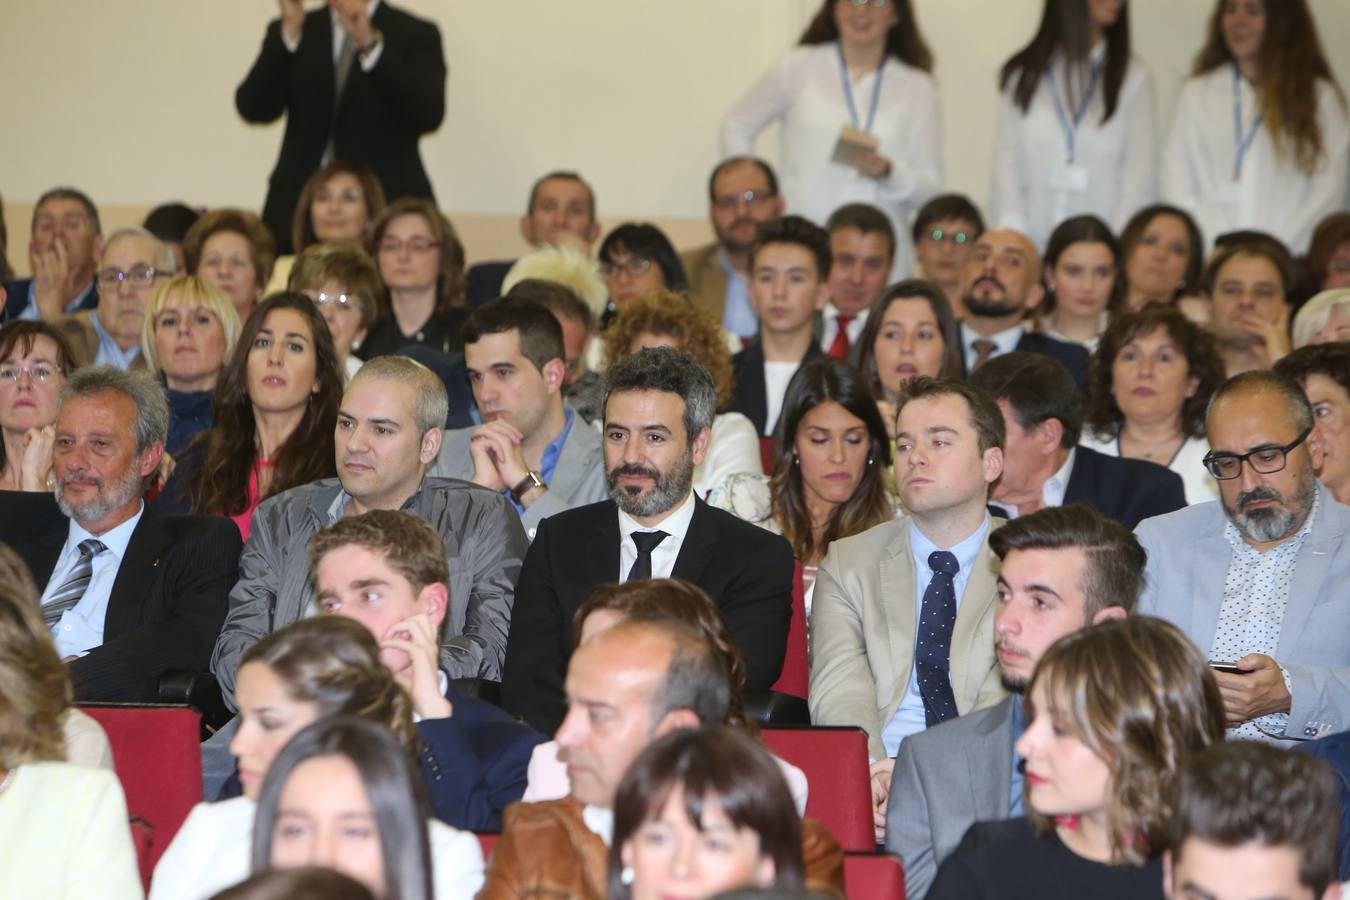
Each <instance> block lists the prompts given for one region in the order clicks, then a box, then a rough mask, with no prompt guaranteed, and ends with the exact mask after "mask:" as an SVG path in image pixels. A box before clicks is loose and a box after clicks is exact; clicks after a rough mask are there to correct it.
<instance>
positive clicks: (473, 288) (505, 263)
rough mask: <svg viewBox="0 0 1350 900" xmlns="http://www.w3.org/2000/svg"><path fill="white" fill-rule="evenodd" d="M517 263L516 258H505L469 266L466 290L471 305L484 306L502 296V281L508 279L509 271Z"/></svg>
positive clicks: (465, 281) (465, 282)
mask: <svg viewBox="0 0 1350 900" xmlns="http://www.w3.org/2000/svg"><path fill="white" fill-rule="evenodd" d="M515 264H516V261H515V260H514V259H505V260H500V261H497V262H480V263H475V264H474V265H472V266H469V271H468V273H467V274H466V275H465V276H464V292H465V294H466V295H467V297H468V300H467V302H468V304H469V306H482V305H483V304H484V303H487V302H488V301H490V300H496V299H497V298H498V297H500V296H501V295H502V282H504V281H506V275H507V273H508V272H510V271H511V267H512V266H514V265H515Z"/></svg>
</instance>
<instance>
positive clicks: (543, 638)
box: [502, 347, 793, 734]
mask: <svg viewBox="0 0 1350 900" xmlns="http://www.w3.org/2000/svg"><path fill="white" fill-rule="evenodd" d="M715 407H716V392H715V390H714V388H713V383H712V377H711V376H710V375H709V374H708V372H707V370H706V369H704V368H703V367H702V366H701V365H699V364H698V363H697V362H695V361H694V360H693V359H691V358H690V357H688V356H686V355H685V354H683V353H680V352H679V351H677V350H673V349H671V348H669V347H656V348H651V349H647V350H642V351H640V352H638V353H635V354H633V355H632V356H629V357H627V358H625V359H623V360H620V361H619V362H618V363H616V364H615V365H613V366H611V367H610V369H609V371H608V372H607V373H606V384H605V404H604V438H603V444H604V456H605V472H606V483H607V485H608V488H609V496H610V499H608V500H604V501H601V502H600V503H592V504H590V505H589V506H582V507H578V508H576V509H571V510H568V511H567V512H561V513H558V514H557V515H554V516H551V517H549V518H547V519H545V520H544V521H543V522H541V523H540V525H539V530H538V532H537V533H536V534H535V538H534V542H533V543H532V544H531V545H530V550H529V552H528V553H527V554H526V556H525V563H524V565H523V566H522V568H521V572H520V584H519V585H518V586H517V588H516V604H515V609H514V610H513V611H512V617H511V634H510V636H509V638H508V639H507V644H506V670H505V673H504V675H503V678H502V700H503V702H504V703H505V705H506V708H507V709H508V710H510V711H511V712H513V713H515V714H517V715H519V716H522V717H524V719H525V720H526V721H527V722H529V723H530V724H531V725H533V726H534V727H535V728H537V729H538V730H540V731H542V732H544V733H546V734H552V733H553V732H554V731H555V730H557V727H558V725H559V723H560V722H561V721H562V718H563V714H564V712H565V711H566V702H565V700H564V698H563V690H562V687H563V676H564V673H565V672H566V670H567V661H568V658H569V656H570V655H571V653H572V645H573V635H572V616H573V614H574V613H575V612H576V609H577V607H578V606H580V605H581V603H582V602H583V601H585V599H586V598H587V597H589V596H590V594H591V591H592V590H594V589H595V588H596V587H597V586H599V585H601V584H608V583H617V582H624V581H632V580H635V579H639V578H671V577H673V578H683V579H685V580H687V581H690V582H693V583H694V584H696V585H698V586H699V587H701V588H703V589H704V590H705V591H707V592H708V595H709V596H711V597H712V599H713V601H714V602H715V603H716V604H717V605H718V607H719V608H720V609H721V611H722V615H723V617H724V618H725V619H726V623H727V630H728V631H729V632H730V634H731V637H732V639H733V640H734V641H735V642H736V644H737V646H738V647H739V648H740V650H741V653H742V654H744V656H745V664H746V684H745V689H746V690H747V691H766V690H768V689H769V687H770V685H772V684H773V682H774V681H775V680H776V679H777V678H778V674H779V671H780V670H781V669H782V666H783V655H784V653H785V650H786V646H787V633H788V621H789V618H790V615H791V586H792V585H791V583H792V569H793V562H792V549H791V548H790V547H789V546H788V543H787V541H785V540H783V538H782V537H780V536H778V535H775V534H770V533H769V532H767V531H765V530H763V529H761V528H759V527H757V526H755V525H752V524H750V523H748V522H743V521H742V520H740V519H738V518H736V517H735V516H733V515H731V514H730V513H726V512H723V511H722V510H719V509H714V508H713V507H710V506H708V505H706V504H705V503H704V502H703V501H702V500H700V499H699V498H698V497H697V496H696V495H695V494H694V493H693V490H692V488H691V485H692V483H693V477H694V467H695V466H696V465H698V464H699V463H700V462H702V461H703V458H704V456H705V455H706V454H707V450H708V440H709V437H710V435H711V429H712V420H713V413H714V411H715Z"/></svg>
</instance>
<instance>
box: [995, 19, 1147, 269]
mask: <svg viewBox="0 0 1350 900" xmlns="http://www.w3.org/2000/svg"><path fill="white" fill-rule="evenodd" d="M1105 57H1106V42H1105V41H1102V42H1100V43H1098V45H1097V46H1096V47H1094V48H1093V50H1092V53H1091V54H1090V55H1089V58H1088V63H1089V65H1093V66H1100V65H1102V64H1103V63H1104V61H1105ZM1050 72H1051V76H1050V78H1049V79H1047V78H1042V79H1041V83H1040V87H1039V88H1038V89H1037V90H1036V93H1035V94H1033V95H1032V96H1031V103H1030V104H1029V105H1028V106H1027V111H1026V112H1025V113H1023V112H1022V110H1021V108H1020V107H1018V106H1017V104H1016V103H1015V102H1014V100H1013V89H1014V87H1015V85H1013V84H1009V85H1008V89H1007V90H1005V91H1003V92H1002V94H1001V95H1000V97H999V104H998V120H997V126H996V134H995V138H994V163H993V176H992V178H991V184H990V189H989V217H990V219H991V220H992V221H993V222H994V223H995V224H996V225H997V227H999V228H1015V229H1016V230H1018V231H1021V232H1023V233H1025V234H1027V235H1028V236H1030V238H1031V239H1032V241H1033V242H1035V244H1036V246H1037V247H1041V248H1044V247H1045V244H1046V242H1047V241H1048V240H1049V238H1050V232H1051V231H1053V230H1054V228H1055V226H1056V225H1058V224H1059V223H1060V222H1062V221H1064V220H1065V219H1067V218H1069V217H1070V216H1076V215H1086V214H1091V215H1094V216H1097V217H1098V218H1100V219H1103V220H1105V221H1106V222H1107V223H1108V224H1109V225H1110V226H1111V227H1112V229H1113V230H1114V231H1115V232H1116V233H1117V234H1119V233H1120V230H1121V229H1122V228H1124V227H1125V223H1126V222H1128V221H1129V218H1130V216H1132V215H1134V213H1135V212H1136V211H1137V210H1138V209H1139V208H1140V207H1142V206H1147V205H1148V204H1150V203H1152V202H1153V200H1154V199H1155V197H1156V196H1157V160H1156V153H1157V150H1156V147H1155V139H1154V131H1155V128H1154V113H1153V80H1152V78H1151V77H1150V75H1149V72H1148V70H1147V69H1146V68H1144V64H1143V62H1142V61H1140V60H1139V59H1138V58H1137V57H1134V58H1131V59H1130V64H1129V68H1127V69H1126V70H1125V79H1124V81H1123V82H1121V85H1120V94H1119V96H1118V98H1117V102H1116V111H1115V114H1114V115H1112V116H1111V118H1110V120H1108V121H1106V122H1103V121H1102V116H1103V115H1104V114H1105V111H1106V91H1105V89H1104V87H1103V85H1102V84H1101V83H1100V82H1099V83H1098V85H1097V88H1096V90H1095V91H1093V94H1092V97H1091V100H1090V101H1089V102H1088V104H1087V106H1086V109H1085V110H1084V114H1083V117H1082V119H1081V120H1080V121H1079V123H1078V125H1077V127H1076V128H1075V127H1073V125H1072V122H1073V118H1074V115H1075V113H1076V112H1077V106H1078V105H1079V104H1081V102H1082V96H1083V92H1084V91H1085V90H1086V87H1087V85H1085V84H1081V85H1080V84H1077V83H1075V84H1074V90H1075V92H1076V95H1075V97H1074V100H1075V101H1077V102H1076V103H1071V102H1070V100H1069V96H1068V93H1069V89H1068V85H1069V84H1070V81H1069V71H1068V67H1067V65H1066V61H1065V59H1064V57H1063V55H1062V54H1061V55H1058V56H1057V57H1056V58H1055V60H1054V61H1053V62H1052V63H1051V64H1050ZM1051 81H1053V84H1054V86H1055V88H1056V90H1057V92H1058V96H1059V111H1057V110H1056V107H1055V101H1054V96H1055V95H1054V94H1052V93H1051V91H1050V90H1049V84H1050V82H1051ZM1061 112H1062V113H1063V118H1061V115H1060V113H1061ZM1066 125H1068V126H1069V128H1068V129H1066V128H1065V126H1066ZM1070 133H1072V141H1073V159H1072V161H1070V159H1069V148H1068V144H1069V140H1070V136H1069V135H1070Z"/></svg>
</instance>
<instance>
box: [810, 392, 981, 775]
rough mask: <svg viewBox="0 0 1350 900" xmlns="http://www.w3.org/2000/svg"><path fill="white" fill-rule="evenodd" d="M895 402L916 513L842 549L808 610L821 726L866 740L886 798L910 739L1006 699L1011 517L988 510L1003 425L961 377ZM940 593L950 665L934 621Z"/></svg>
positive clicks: (838, 544)
mask: <svg viewBox="0 0 1350 900" xmlns="http://www.w3.org/2000/svg"><path fill="white" fill-rule="evenodd" d="M897 405H898V408H899V411H898V413H897V418H896V457H895V478H896V482H897V486H898V487H899V490H900V498H901V500H902V501H903V502H904V505H905V509H907V510H908V511H909V514H908V515H907V516H904V517H901V518H898V519H896V520H894V521H891V522H887V523H885V524H883V525H878V526H877V527H875V528H872V529H870V530H868V531H865V532H863V533H862V534H859V535H855V536H853V537H849V538H843V539H841V540H837V541H835V542H834V543H832V544H831V545H830V549H829V552H828V553H827V554H826V556H825V559H824V561H823V562H822V563H821V565H820V570H819V572H818V574H817V575H816V588H815V598H814V604H813V609H812V612H811V651H812V652H811V681H810V693H809V704H810V707H811V721H812V722H814V723H815V724H817V725H857V726H860V727H861V728H862V729H863V730H864V731H866V732H867V741H868V752H869V754H870V755H871V757H872V759H873V760H874V763H875V764H874V769H873V773H874V788H875V789H876V790H881V788H882V787H889V781H890V778H889V775H890V771H889V764H890V763H891V760H893V759H894V757H895V753H896V750H897V748H898V747H899V743H900V741H901V740H903V739H904V738H905V737H906V736H908V735H910V734H914V733H916V732H918V731H921V730H923V729H924V728H926V727H927V726H928V725H930V724H936V722H937V721H941V720H943V719H945V718H948V717H951V716H954V715H956V714H958V713H966V712H969V711H971V710H973V709H978V708H981V707H985V706H990V705H992V704H994V703H997V702H998V701H999V700H1001V699H1002V698H1003V697H1004V696H1005V691H1004V689H1003V687H1002V685H1001V684H1000V682H999V670H998V666H997V665H996V661H995V657H994V633H993V629H994V601H995V580H996V578H997V576H998V561H997V559H996V558H995V557H994V554H993V553H992V552H991V551H990V549H989V546H988V542H987V540H986V538H987V537H988V534H989V531H990V529H991V528H997V527H998V526H999V525H1001V524H1003V520H1002V519H991V518H990V516H989V513H988V511H987V510H986V508H985V504H986V502H987V500H988V493H989V486H990V485H991V484H992V483H993V482H994V481H995V480H997V479H998V477H999V475H1000V474H1001V473H1002V471H1003V449H1002V447H1003V441H1004V424H1003V418H1002V416H1001V415H1000V413H999V410H998V407H997V406H995V405H994V403H993V401H991V400H989V399H988V398H986V397H985V396H983V395H982V394H979V393H977V392H976V391H975V390H973V389H972V388H970V387H969V386H967V385H966V384H965V383H964V382H960V381H956V380H953V379H933V378H925V377H922V376H920V377H916V378H914V379H913V380H912V381H911V382H910V383H909V385H908V388H907V389H906V391H905V392H904V393H903V394H902V395H901V397H900V399H899V402H898V404H897ZM916 556H918V557H919V558H920V560H921V561H922V563H921V565H916V562H915V557H916ZM953 556H954V557H955V560H956V561H957V562H959V570H957V571H955V573H954V574H953V573H951V572H950V571H946V575H945V577H947V578H948V580H947V581H946V582H945V584H943V583H942V582H941V577H940V575H939V574H938V573H939V570H944V571H945V567H943V566H941V565H937V564H935V563H934V560H937V559H938V558H939V557H945V558H946V559H951V558H952V557H953ZM930 565H935V568H934V569H932V570H930V568H929V566H930ZM944 596H945V598H946V602H945V613H946V615H947V616H948V618H947V620H946V621H947V628H948V630H947V631H946V637H947V638H948V643H949V646H950V650H949V652H948V653H947V654H946V657H945V658H942V656H943V654H942V653H941V649H944V648H943V647H942V645H943V643H944V642H943V640H942V636H941V635H935V634H934V632H933V625H932V623H933V621H934V620H939V619H941V618H942V616H943V613H944V604H943V599H944ZM925 599H928V600H929V601H930V603H927V604H926V603H925V602H924V601H925ZM952 600H954V605H955V611H954V621H952V618H951V616H952V615H953V611H952V610H951V609H950V607H951V606H952V605H953V604H952V603H951V601H952ZM925 607H928V608H925ZM920 613H922V614H923V622H922V623H921V622H920ZM916 658H919V659H922V660H923V661H924V665H920V666H916V665H915V660H916ZM944 680H945V682H946V683H944ZM921 682H922V683H923V684H922V687H921V686H920V683H921ZM940 697H945V699H938V698H940ZM884 796H885V794H884V792H882V798H883V799H884Z"/></svg>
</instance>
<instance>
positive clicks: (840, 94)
mask: <svg viewBox="0 0 1350 900" xmlns="http://www.w3.org/2000/svg"><path fill="white" fill-rule="evenodd" d="M932 70H933V54H932V52H931V51H930V50H929V49H928V45H927V43H925V42H924V39H923V35H922V33H921V32H920V31H919V23H918V21H917V19H916V18H915V15H914V2H913V0H822V2H821V5H820V9H819V11H818V12H817V13H816V15H815V18H813V19H812V20H811V23H810V24H809V25H808V26H807V27H806V31H805V32H804V33H803V34H802V37H801V40H800V41H799V42H798V46H797V47H796V48H794V49H793V50H792V51H791V52H789V53H788V55H787V56H786V57H784V58H783V60H782V61H781V62H779V63H778V65H776V66H774V67H773V69H771V70H770V71H769V72H768V73H767V74H766V75H765V76H764V77H763V78H762V79H760V81H759V83H758V84H756V85H755V86H754V87H752V88H751V89H750V91H749V92H748V93H747V94H746V95H745V96H744V97H742V98H741V100H740V101H739V102H738V103H737V104H736V105H735V106H734V107H732V109H731V111H730V112H728V113H727V115H726V118H725V119H723V120H722V156H723V157H724V158H726V157H731V156H744V155H748V154H750V153H751V151H752V149H753V146H754V142H755V136H756V135H757V134H759V132H760V131H762V130H763V129H764V128H765V127H767V126H768V125H769V124H770V123H772V122H775V121H776V122H778V123H779V125H780V130H779V146H780V148H781V150H780V154H779V159H780V160H781V162H780V169H779V171H780V173H781V175H782V184H783V195H784V196H787V197H791V198H792V206H793V210H794V211H795V212H798V213H800V214H801V215H804V216H806V217H808V218H810V219H813V220H815V221H817V222H824V221H825V220H826V219H827V218H828V217H829V215H830V213H832V212H834V210H836V209H837V208H839V207H840V206H842V205H843V204H845V203H851V202H857V203H870V204H872V205H873V206H876V207H879V208H880V209H882V210H883V211H885V213H886V215H887V216H889V217H890V219H891V223H892V224H893V225H894V226H895V233H896V235H897V236H898V237H899V238H900V240H899V242H898V246H897V247H896V254H895V263H894V265H893V267H892V272H893V273H896V274H904V273H908V272H909V270H910V268H911V267H912V265H913V256H914V248H913V247H912V246H910V242H909V228H908V226H907V224H906V223H907V221H908V219H909V218H910V216H911V215H912V214H913V212H914V211H915V210H917V209H918V208H919V207H920V206H922V205H923V204H924V203H925V202H926V201H927V200H928V199H929V198H930V197H932V196H933V195H934V194H936V193H938V191H939V190H940V189H941V187H942V121H941V115H940V113H939V110H938V98H937V89H936V86H935V85H934V83H933V79H932V76H931V75H930V74H929V73H931V72H932Z"/></svg>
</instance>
